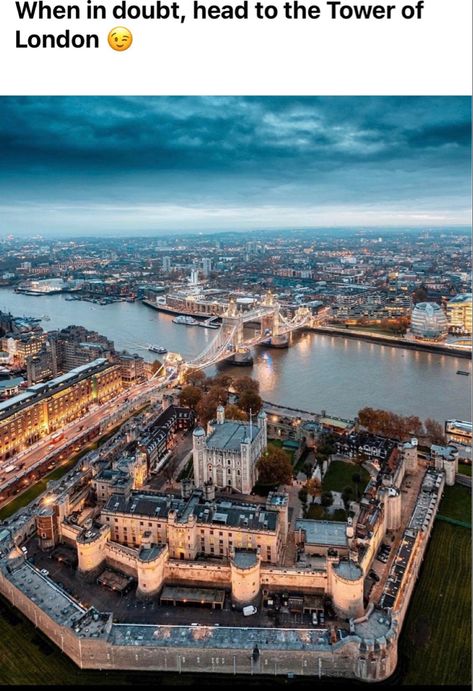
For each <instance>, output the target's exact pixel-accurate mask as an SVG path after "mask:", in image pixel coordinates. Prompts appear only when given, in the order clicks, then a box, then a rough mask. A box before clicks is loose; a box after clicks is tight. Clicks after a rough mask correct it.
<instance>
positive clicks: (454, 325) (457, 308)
mask: <svg viewBox="0 0 473 691" xmlns="http://www.w3.org/2000/svg"><path fill="white" fill-rule="evenodd" d="M471 313H472V307H471V293H462V294H461V295H457V296H456V297H454V298H452V299H451V300H449V302H448V303H447V319H448V326H449V328H450V329H451V330H452V331H453V332H456V333H461V334H471V332H472V330H471Z"/></svg>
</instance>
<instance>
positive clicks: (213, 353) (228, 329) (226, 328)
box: [183, 305, 312, 369]
mask: <svg viewBox="0 0 473 691" xmlns="http://www.w3.org/2000/svg"><path fill="white" fill-rule="evenodd" d="M264 317H272V319H273V329H271V333H272V334H274V335H276V334H277V335H278V336H284V335H286V334H289V333H291V332H292V331H296V330H297V329H301V328H303V327H304V326H307V325H308V324H309V322H310V321H311V317H312V315H311V313H310V312H309V311H308V310H306V309H303V308H302V309H301V310H298V311H297V312H296V315H295V316H294V318H293V319H286V318H284V317H283V316H282V315H281V314H280V312H279V305H275V306H274V305H268V306H263V307H260V308H258V309H256V310H251V311H249V312H239V313H238V314H231V313H229V314H227V315H224V316H223V322H222V326H221V327H220V329H219V332H218V334H217V335H216V336H215V338H214V339H213V340H212V341H211V342H210V343H209V345H208V346H207V347H206V348H205V349H204V350H203V351H202V352H201V353H200V354H199V355H198V356H197V357H195V358H194V359H193V360H190V361H188V362H185V363H183V366H184V367H185V368H189V369H205V368H206V367H210V366H211V365H215V364H217V362H221V361H222V360H226V359H228V358H230V357H232V356H233V355H234V354H235V351H236V349H237V348H239V347H244V348H251V347H252V346H255V345H258V344H259V343H262V342H263V341H265V340H266V339H267V338H268V337H270V336H271V333H269V334H268V333H266V331H261V332H260V333H259V334H257V335H256V336H253V337H252V338H247V339H243V338H242V329H243V326H244V324H246V323H248V322H254V321H258V320H262V319H264ZM274 322H276V323H274ZM261 328H262V329H263V323H262V326H261Z"/></svg>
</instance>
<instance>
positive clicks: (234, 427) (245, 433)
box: [207, 420, 260, 451]
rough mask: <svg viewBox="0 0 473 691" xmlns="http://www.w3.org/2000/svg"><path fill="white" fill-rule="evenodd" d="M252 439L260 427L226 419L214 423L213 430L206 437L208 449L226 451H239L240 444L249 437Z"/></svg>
mask: <svg viewBox="0 0 473 691" xmlns="http://www.w3.org/2000/svg"><path fill="white" fill-rule="evenodd" d="M250 430H251V441H254V440H255V439H256V437H257V436H258V434H259V432H260V429H259V427H257V426H256V425H250V423H249V422H239V421H236V420H227V421H226V422H223V423H222V424H220V425H218V424H217V425H215V427H214V430H213V432H212V433H211V434H210V435H209V436H208V437H207V448H208V449H225V450H226V451H240V445H241V444H242V443H243V442H244V441H246V440H247V439H249V438H250Z"/></svg>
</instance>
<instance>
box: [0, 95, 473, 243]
mask: <svg viewBox="0 0 473 691" xmlns="http://www.w3.org/2000/svg"><path fill="white" fill-rule="evenodd" d="M1 106H2V107H1V112H0V181H1V185H2V191H3V194H2V204H3V205H2V207H0V213H1V214H2V216H1V217H0V222H1V224H2V225H1V226H0V232H2V231H3V230H4V228H5V226H4V221H6V222H7V223H8V224H9V227H10V228H11V225H10V224H13V223H14V222H15V213H14V209H15V207H17V205H18V206H20V207H21V208H20V210H19V213H18V214H17V217H16V219H17V225H18V227H19V228H24V224H25V222H27V219H28V215H30V216H31V220H32V219H33V215H34V214H35V213H37V209H38V208H39V207H41V208H42V210H43V212H44V213H45V214H46V218H47V221H46V222H47V223H49V224H55V225H57V224H58V223H64V224H66V225H68V226H69V227H71V228H72V227H73V229H76V225H75V224H76V220H74V219H72V216H73V215H74V214H76V215H77V209H78V208H80V209H81V210H82V211H83V210H84V209H85V210H87V209H92V208H94V209H95V210H96V213H97V214H98V215H97V223H99V217H100V209H102V213H103V215H104V219H103V220H104V223H105V227H107V222H108V221H110V209H108V216H107V217H106V218H105V214H106V211H105V209H107V208H108V205H109V204H110V205H112V203H114V202H115V201H116V200H120V203H121V205H122V207H123V206H127V205H129V207H130V211H127V210H126V209H125V210H124V213H123V214H122V216H121V218H122V222H121V226H120V227H121V229H122V230H123V231H124V232H125V231H126V230H127V229H128V228H130V227H131V225H130V224H131V223H132V218H131V217H132V213H131V209H132V208H135V209H136V218H135V227H137V228H139V229H141V230H146V229H153V228H157V227H166V223H167V224H168V225H169V224H171V225H170V227H183V228H187V227H188V228H191V227H196V228H197V227H202V228H205V227H207V226H209V228H210V229H211V228H212V227H215V226H216V225H219V224H220V225H221V224H222V223H223V224H224V225H225V224H226V225H228V226H233V227H237V226H238V224H239V223H242V224H243V225H244V226H245V227H247V226H251V225H252V224H255V225H260V226H261V225H265V226H270V225H271V224H272V223H273V222H277V224H278V225H279V224H280V223H281V219H285V220H287V221H288V222H290V223H292V224H298V213H299V214H300V225H306V224H309V225H310V224H311V218H313V225H317V223H318V222H319V221H321V220H322V218H323V219H324V222H325V221H326V220H329V219H330V217H332V218H333V223H335V224H339V223H341V222H342V221H343V220H347V222H349V223H351V222H355V221H356V220H357V219H358V220H359V221H360V222H362V223H363V222H364V221H363V214H364V216H365V217H366V221H365V222H366V223H370V224H371V223H373V222H375V220H374V219H375V210H376V209H380V210H382V211H383V213H382V214H381V216H380V217H379V218H380V220H379V221H378V222H380V223H381V222H382V219H383V218H384V220H385V222H388V223H389V222H390V219H392V222H393V223H394V222H395V221H396V219H397V221H399V220H400V219H402V218H404V216H405V215H406V219H405V220H406V222H409V219H410V220H414V222H416V219H418V221H417V222H418V223H420V222H421V219H422V218H425V219H427V222H429V220H430V222H439V223H440V222H451V223H459V222H468V221H467V219H466V216H467V215H468V208H469V192H468V190H469V164H470V148H471V141H470V137H471V116H470V99H468V98H463V97H452V98H442V97H432V98H423V97H422V98H421V97H419V98H397V97H396V98H384V97H376V98H374V97H373V98H352V97H350V98H348V97H343V98H325V97H324V98H322V97H319V98H305V97H301V98H293V97H290V98H289V97H287V98H285V97H274V98H251V97H248V98H239V97H227V98H225V97H214V98H190V97H189V98H188V97H172V98H164V97H155V98H121V97H116V98H109V97H103V98H102V97H97V98H93V97H87V98H84V97H77V98H76V97H64V98H61V97H55V98H42V97H41V98H36V97H35V98H24V97H18V98H2V100H1ZM28 209H30V213H29V214H28ZM192 209H193V210H194V212H195V213H194V214H189V215H188V214H187V211H189V210H192ZM350 209H351V211H352V213H351V218H352V220H350ZM17 210H18V208H17ZM127 213H130V218H128V216H127ZM173 214H174V217H173ZM232 214H233V221H231V218H232ZM324 214H326V215H327V219H325V216H324ZM370 214H371V215H370ZM386 214H387V215H386ZM263 215H264V218H263ZM173 218H174V221H173ZM84 221H85V222H86V223H90V219H89V218H87V213H85V216H84ZM263 221H265V222H263ZM71 224H72V225H71ZM110 225H111V227H115V225H116V222H115V221H113V222H112V223H111V224H110ZM87 229H88V230H90V232H93V231H96V230H98V227H97V226H95V227H90V226H88V228H86V229H84V230H87ZM119 229H120V228H119ZM41 230H44V225H43V226H42V228H41Z"/></svg>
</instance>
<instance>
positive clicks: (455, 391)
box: [0, 288, 471, 423]
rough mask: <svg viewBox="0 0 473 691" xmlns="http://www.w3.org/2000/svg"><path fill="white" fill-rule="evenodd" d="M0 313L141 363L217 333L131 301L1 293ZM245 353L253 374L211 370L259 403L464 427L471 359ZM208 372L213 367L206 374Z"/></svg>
mask: <svg viewBox="0 0 473 691" xmlns="http://www.w3.org/2000/svg"><path fill="white" fill-rule="evenodd" d="M0 309H1V310H2V311H4V312H8V311H9V312H11V313H12V314H13V315H14V316H24V315H25V316H28V317H43V319H42V321H41V326H42V327H43V328H44V329H45V330H51V329H60V328H64V327H65V326H68V325H69V324H78V325H81V326H85V327H86V328H88V329H93V330H95V331H98V332H99V333H101V334H103V335H105V336H107V337H108V338H110V339H111V340H113V341H114V342H115V346H116V348H117V349H120V350H122V349H125V350H128V351H129V352H136V353H138V354H140V355H142V356H143V357H145V358H146V359H147V360H152V359H154V357H159V356H153V354H152V353H150V352H149V351H148V350H147V347H148V345H149V344H155V345H158V346H160V345H162V346H164V347H165V348H167V349H168V350H169V351H171V352H179V353H181V354H182V355H183V356H184V358H190V357H194V356H196V355H197V354H198V353H199V352H200V351H201V350H202V349H203V348H204V347H205V346H206V345H207V344H208V343H209V342H210V341H211V340H212V338H214V337H215V334H216V333H218V332H216V331H215V330H211V329H204V328H202V327H199V326H190V327H189V326H181V325H178V324H173V323H172V316H171V315H167V314H164V313H160V312H157V311H155V310H153V309H151V308H149V307H146V306H145V305H142V304H141V303H139V302H135V303H127V302H118V303H114V304H112V305H103V306H102V305H95V304H91V303H89V302H82V301H67V300H65V299H64V296H63V295H60V294H59V295H49V296H41V297H33V296H28V295H21V294H19V293H15V292H13V291H12V290H10V289H5V288H4V289H0ZM44 317H45V318H44ZM48 317H49V318H48ZM253 354H254V365H253V367H231V366H229V365H220V366H219V369H220V370H222V369H225V370H226V371H229V372H232V373H233V374H235V375H242V374H249V375H251V376H252V377H254V378H255V379H257V380H258V381H259V382H260V393H261V396H262V397H263V398H264V399H265V400H268V401H271V402H273V403H278V404H280V405H287V406H290V407H294V408H299V409H304V410H310V411H314V412H320V411H321V410H326V411H327V413H331V414H332V415H338V416H340V417H353V416H355V415H356V413H357V412H358V410H359V409H360V408H362V407H364V406H371V407H376V408H384V409H385V410H392V411H394V412H396V413H401V414H404V415H418V416H419V417H420V418H421V419H423V420H425V418H427V417H432V418H435V419H436V420H439V421H440V422H442V423H443V421H444V420H446V419H449V418H459V419H462V420H471V407H470V381H471V378H470V377H465V376H461V375H458V374H457V370H464V371H468V372H470V373H471V360H467V359H463V358H457V357H451V356H447V355H438V354H433V353H426V352H420V351H416V350H407V349H406V350H404V349H401V348H392V347H390V346H385V345H378V344H375V343H368V342H366V341H357V340H354V339H348V338H343V337H337V336H331V335H325V334H316V333H313V332H312V333H311V332H303V333H298V334H293V335H292V337H291V347H290V348H289V349H287V350H276V349H270V348H264V347H256V348H255V349H254V353H253ZM213 373H215V368H213V369H210V370H209V371H208V374H213Z"/></svg>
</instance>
